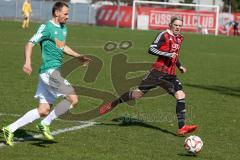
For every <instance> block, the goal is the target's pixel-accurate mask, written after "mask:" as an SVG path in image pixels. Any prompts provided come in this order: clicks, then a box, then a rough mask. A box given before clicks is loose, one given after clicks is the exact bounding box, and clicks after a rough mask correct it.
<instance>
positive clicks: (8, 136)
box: [2, 108, 43, 146]
mask: <svg viewBox="0 0 240 160" xmlns="http://www.w3.org/2000/svg"><path fill="white" fill-rule="evenodd" d="M42 115H43V114H42V113H41V112H40V111H39V109H38V108H35V109H33V110H30V111H28V112H27V113H26V114H25V115H23V116H22V117H21V118H19V119H18V120H17V121H15V122H14V123H12V124H10V125H8V126H5V127H3V128H2V131H3V135H4V138H5V141H6V144H8V145H10V146H13V137H14V132H15V131H16V130H17V129H18V128H20V127H23V126H25V125H27V124H29V123H32V122H33V121H34V120H36V119H39V118H40V117H41V116H42Z"/></svg>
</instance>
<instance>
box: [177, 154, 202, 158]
mask: <svg viewBox="0 0 240 160" xmlns="http://www.w3.org/2000/svg"><path fill="white" fill-rule="evenodd" d="M177 155H178V156H182V157H196V158H197V157H198V155H196V154H190V153H184V154H183V153H178V154H177Z"/></svg>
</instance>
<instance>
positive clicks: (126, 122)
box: [100, 116, 178, 136]
mask: <svg viewBox="0 0 240 160" xmlns="http://www.w3.org/2000/svg"><path fill="white" fill-rule="evenodd" d="M112 121H113V122H119V123H118V124H113V123H101V124H100V125H119V126H123V127H124V126H127V127H128V126H140V127H145V128H150V129H155V130H159V131H161V132H163V133H166V134H171V135H173V136H178V135H177V134H176V133H173V132H171V131H168V130H166V129H162V128H160V127H156V126H153V125H150V124H147V123H144V121H142V120H139V119H136V118H131V117H125V116H123V117H118V118H114V119H112Z"/></svg>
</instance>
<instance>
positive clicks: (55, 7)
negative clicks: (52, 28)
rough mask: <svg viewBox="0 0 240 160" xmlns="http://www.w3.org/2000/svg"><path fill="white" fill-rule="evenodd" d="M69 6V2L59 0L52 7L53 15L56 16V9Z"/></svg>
mask: <svg viewBox="0 0 240 160" xmlns="http://www.w3.org/2000/svg"><path fill="white" fill-rule="evenodd" d="M64 6H65V7H67V8H69V7H68V5H67V3H65V2H62V1H59V2H56V3H55V4H54V5H53V7H52V15H53V16H55V11H57V10H58V11H60V10H61V9H62V8H63V7H64Z"/></svg>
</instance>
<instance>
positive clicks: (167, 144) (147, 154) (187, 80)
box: [0, 21, 240, 160]
mask: <svg viewBox="0 0 240 160" xmlns="http://www.w3.org/2000/svg"><path fill="white" fill-rule="evenodd" d="M0 24H1V25H0V37H1V41H0V55H1V57H0V75H1V76H0V77H1V79H0V93H1V96H0V126H1V127H2V126H4V125H6V124H9V123H11V122H13V121H15V120H16V119H17V116H14V115H12V114H17V115H23V114H24V113H25V112H27V111H28V110H30V109H32V108H33V107H35V106H36V105H37V104H38V102H37V101H36V100H35V99H34V98H33V95H34V94H35V89H36V85H37V82H38V67H39V65H40V63H41V55H40V47H39V46H36V47H35V48H34V51H33V58H32V59H33V64H32V65H33V73H32V75H31V76H28V75H25V74H24V73H23V72H22V66H23V62H24V59H23V49H24V45H25V44H26V42H27V41H28V39H29V38H30V37H31V36H32V35H33V33H35V31H36V30H37V27H38V26H39V24H35V23H34V24H33V23H32V24H31V28H30V29H28V30H23V29H22V28H21V24H20V22H11V21H0ZM68 30H69V35H68V39H67V44H68V45H69V46H71V47H72V48H73V49H75V50H77V51H79V52H81V53H84V54H88V55H94V56H96V57H97V58H98V59H100V60H101V61H102V62H103V66H102V68H101V71H100V72H99V75H98V76H97V78H96V80H95V81H93V82H86V81H84V79H83V77H84V75H85V73H86V70H87V68H79V69H77V70H76V71H74V72H73V73H71V75H69V77H68V80H69V81H70V82H71V83H72V84H75V85H78V86H82V87H88V88H92V89H97V90H100V91H105V92H109V93H111V94H113V95H115V96H117V95H118V93H117V92H116V90H115V88H114V86H113V84H112V80H111V74H110V73H111V65H112V59H113V57H114V56H116V55H118V54H120V53H122V54H124V55H126V56H127V57H128V62H129V63H152V62H153V61H154V60H155V58H156V57H154V56H151V55H148V54H147V49H148V47H149V45H150V43H151V42H152V40H153V38H154V37H155V35H156V34H157V31H131V30H128V29H116V28H108V27H94V26H79V25H69V26H68ZM183 35H184V37H185V41H184V44H183V46H182V50H181V62H182V64H183V65H184V66H185V67H186V68H187V69H188V72H187V73H186V74H180V73H178V75H179V78H180V79H181V82H182V83H183V86H184V91H185V92H186V97H187V99H186V102H187V108H188V122H189V123H195V124H197V125H199V129H198V130H197V131H196V132H195V133H194V134H196V135H198V136H200V137H201V138H202V140H203V142H204V146H203V150H202V152H201V153H200V154H199V155H198V156H191V155H188V154H186V153H185V151H184V148H183V142H184V139H185V138H184V137H177V136H175V133H176V131H177V122H176V118H175V100H174V99H173V98H172V97H171V96H168V95H167V94H163V95H160V96H157V97H156V96H155V97H147V98H143V99H140V100H138V101H137V102H136V104H135V107H133V108H132V107H129V106H128V105H127V104H121V105H119V106H118V107H117V108H116V109H114V111H112V112H111V113H109V114H107V115H105V116H103V117H100V118H98V119H95V120H94V121H96V122H98V123H97V124H96V125H93V126H91V127H86V128H83V129H79V130H74V131H69V132H65V133H62V134H58V135H56V136H55V138H56V140H55V142H49V141H46V140H44V139H43V138H36V139H30V140H28V141H25V142H21V143H17V144H16V145H15V146H14V147H9V146H4V145H2V146H1V147H0V159H11V160H15V159H29V160H30V159H86V160H102V159H107V160H126V159H131V160H136V159H138V160H159V159H163V160H169V159H172V160H176V159H179V160H180V159H181V160H184V159H187V160H188V159H201V160H203V159H204V160H210V159H216V160H226V159H229V160H235V159H236V160H237V159H239V145H240V138H239V135H240V129H239V123H240V118H239V117H240V116H239V115H240V72H239V64H240V52H239V51H240V48H239V44H240V38H239V37H225V36H213V35H209V36H207V35H205V36H202V35H197V34H189V33H184V34H183ZM123 40H129V41H131V42H132V44H133V45H132V47H131V48H130V49H128V50H120V49H118V50H116V51H114V52H106V51H105V50H104V49H103V46H104V44H106V42H108V41H114V42H121V41H123ZM67 60H69V58H68V57H67V56H66V58H65V61H67ZM119 70H121V68H119ZM144 73H146V72H136V73H129V74H128V78H133V77H138V76H143V75H144ZM121 85H122V84H121ZM136 85H137V84H136ZM122 89H123V90H127V88H122ZM79 99H80V100H79V104H78V106H77V108H76V109H73V111H72V112H75V113H80V112H83V111H86V110H89V109H92V107H96V106H97V105H99V104H100V103H101V101H100V100H99V99H94V98H90V97H87V96H80V97H79ZM4 114H5V115H4ZM122 117H125V118H126V119H131V120H132V121H130V122H129V121H128V122H125V123H123V122H122V121H121V118H122ZM35 124H36V123H33V124H30V125H28V126H25V127H23V128H21V129H19V130H18V131H17V132H16V137H29V136H30V135H38V134H39V132H38V131H37V129H36V128H35ZM78 125H80V123H79V122H76V121H61V120H57V121H55V122H54V123H53V124H52V126H51V129H52V131H55V130H59V129H63V128H71V127H74V126H78ZM3 140H4V139H3V135H2V134H1V133H0V142H1V144H3Z"/></svg>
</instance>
